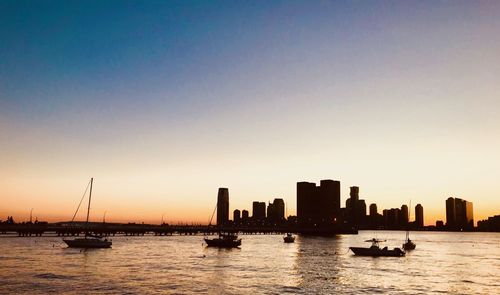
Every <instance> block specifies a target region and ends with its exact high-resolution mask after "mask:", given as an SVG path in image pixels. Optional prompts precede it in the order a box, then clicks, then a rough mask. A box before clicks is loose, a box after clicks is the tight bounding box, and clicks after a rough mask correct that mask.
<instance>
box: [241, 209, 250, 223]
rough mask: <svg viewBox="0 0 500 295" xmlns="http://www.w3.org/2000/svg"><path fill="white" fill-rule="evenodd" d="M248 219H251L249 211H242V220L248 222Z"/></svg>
mask: <svg viewBox="0 0 500 295" xmlns="http://www.w3.org/2000/svg"><path fill="white" fill-rule="evenodd" d="M248 217H249V214H248V210H243V211H241V219H242V221H248Z"/></svg>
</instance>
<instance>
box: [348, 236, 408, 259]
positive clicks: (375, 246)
mask: <svg viewBox="0 0 500 295" xmlns="http://www.w3.org/2000/svg"><path fill="white" fill-rule="evenodd" d="M365 242H371V243H372V245H371V247H370V248H363V247H349V249H351V251H352V252H354V255H357V256H372V257H379V256H391V257H401V256H405V255H406V253H405V251H403V250H401V249H399V248H394V249H388V248H387V247H384V248H382V249H381V248H380V245H379V244H380V243H381V242H385V240H378V239H371V240H366V241H365Z"/></svg>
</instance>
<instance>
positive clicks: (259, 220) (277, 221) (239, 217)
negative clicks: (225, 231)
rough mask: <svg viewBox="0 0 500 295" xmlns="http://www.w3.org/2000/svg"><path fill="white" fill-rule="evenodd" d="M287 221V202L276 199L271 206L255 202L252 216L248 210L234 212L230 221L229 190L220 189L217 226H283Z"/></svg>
mask: <svg viewBox="0 0 500 295" xmlns="http://www.w3.org/2000/svg"><path fill="white" fill-rule="evenodd" d="M285 221H286V218H285V201H284V200H283V199H274V201H273V202H272V203H271V202H269V204H267V206H266V203H265V202H258V201H255V202H253V203H252V215H251V216H250V214H249V212H248V211H247V210H242V211H240V210H239V209H235V210H234V211H233V220H229V190H228V189H227V188H219V192H218V195H217V225H219V226H226V225H235V226H273V225H281V224H283V223H284V222H285Z"/></svg>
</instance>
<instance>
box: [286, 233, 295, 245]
mask: <svg viewBox="0 0 500 295" xmlns="http://www.w3.org/2000/svg"><path fill="white" fill-rule="evenodd" d="M283 240H284V241H285V243H293V242H295V237H294V236H293V235H292V234H291V233H287V234H286V236H284V237H283Z"/></svg>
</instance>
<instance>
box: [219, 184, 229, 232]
mask: <svg viewBox="0 0 500 295" xmlns="http://www.w3.org/2000/svg"><path fill="white" fill-rule="evenodd" d="M228 221H229V190H228V189H227V188H223V187H221V188H219V193H218V194H217V225H225V224H227V222H228Z"/></svg>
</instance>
